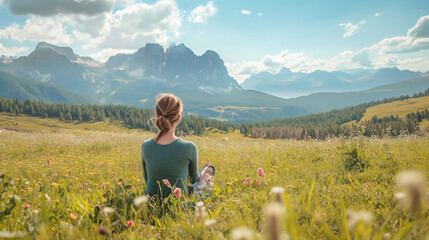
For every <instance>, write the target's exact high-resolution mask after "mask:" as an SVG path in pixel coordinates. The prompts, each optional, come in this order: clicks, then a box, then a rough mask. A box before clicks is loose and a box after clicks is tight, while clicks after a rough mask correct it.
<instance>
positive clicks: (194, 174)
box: [188, 143, 198, 184]
mask: <svg viewBox="0 0 429 240" xmlns="http://www.w3.org/2000/svg"><path fill="white" fill-rule="evenodd" d="M190 146H191V147H190V149H189V165H188V171H189V177H190V178H191V183H192V184H194V183H196V182H197V181H198V150H197V146H195V144H193V143H192V144H190Z"/></svg>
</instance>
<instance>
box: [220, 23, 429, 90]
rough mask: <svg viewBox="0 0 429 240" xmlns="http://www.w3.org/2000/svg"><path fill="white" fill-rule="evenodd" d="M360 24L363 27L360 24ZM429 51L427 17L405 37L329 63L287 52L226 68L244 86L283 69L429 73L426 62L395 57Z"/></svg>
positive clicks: (347, 53) (385, 40) (382, 42)
mask: <svg viewBox="0 0 429 240" xmlns="http://www.w3.org/2000/svg"><path fill="white" fill-rule="evenodd" d="M362 24H363V23H362ZM428 50H429V15H428V16H423V17H421V18H419V20H418V21H417V23H416V25H415V26H414V27H412V28H410V29H409V30H408V33H407V36H397V37H393V38H386V39H383V40H381V41H380V42H378V43H376V44H374V45H372V46H369V47H366V48H363V49H361V50H359V51H355V52H352V51H344V52H342V53H340V54H338V55H336V56H334V57H333V58H331V59H321V58H314V57H309V56H306V55H305V54H303V53H291V52H289V51H287V50H285V51H282V52H280V53H279V54H277V55H266V56H264V57H263V58H262V59H261V60H260V61H252V62H242V63H233V64H225V65H226V66H227V68H228V71H229V72H230V74H231V75H232V76H233V77H234V78H235V79H236V80H237V81H238V82H243V81H244V80H245V79H246V78H248V77H249V76H250V75H251V74H256V73H259V72H262V71H266V72H270V73H273V74H275V73H277V72H279V71H280V70H281V69H282V68H283V67H286V68H289V69H291V70H292V71H295V72H296V71H300V72H313V71H315V70H325V71H336V70H343V69H352V68H383V67H398V68H399V69H409V70H413V71H423V72H424V71H429V59H427V58H405V59H401V58H400V56H399V55H395V54H398V53H409V52H417V51H428Z"/></svg>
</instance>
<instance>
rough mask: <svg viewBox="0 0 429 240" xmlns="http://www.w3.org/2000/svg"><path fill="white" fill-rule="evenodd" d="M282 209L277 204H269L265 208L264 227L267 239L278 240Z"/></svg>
mask: <svg viewBox="0 0 429 240" xmlns="http://www.w3.org/2000/svg"><path fill="white" fill-rule="evenodd" d="M283 212H284V207H283V205H281V204H280V203H278V202H275V203H270V204H268V205H267V207H266V208H265V221H266V222H265V227H266V234H267V239H272V240H280V239H281V235H282V225H283V224H282V222H283V221H282V220H283V219H282V218H283Z"/></svg>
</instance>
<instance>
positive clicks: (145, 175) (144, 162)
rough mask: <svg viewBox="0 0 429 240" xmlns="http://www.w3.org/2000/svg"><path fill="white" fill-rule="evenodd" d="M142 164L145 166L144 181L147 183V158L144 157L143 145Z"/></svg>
mask: <svg viewBox="0 0 429 240" xmlns="http://www.w3.org/2000/svg"><path fill="white" fill-rule="evenodd" d="M142 166H143V178H144V181H145V182H146V184H147V170H146V161H145V159H144V157H143V147H142Z"/></svg>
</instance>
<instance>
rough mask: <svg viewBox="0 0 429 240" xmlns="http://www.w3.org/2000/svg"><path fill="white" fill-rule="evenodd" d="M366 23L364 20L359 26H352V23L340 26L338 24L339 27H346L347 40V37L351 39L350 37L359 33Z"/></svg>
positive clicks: (344, 35) (345, 36)
mask: <svg viewBox="0 0 429 240" xmlns="http://www.w3.org/2000/svg"><path fill="white" fill-rule="evenodd" d="M365 23H366V20H362V21H360V22H359V23H357V24H352V23H351V22H348V23H340V24H338V27H344V29H345V30H346V32H345V33H344V34H343V38H347V37H350V36H352V35H354V34H356V33H358V32H359V29H360V28H361V26H362V25H363V24H365Z"/></svg>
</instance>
